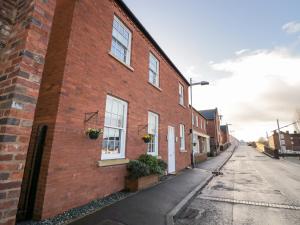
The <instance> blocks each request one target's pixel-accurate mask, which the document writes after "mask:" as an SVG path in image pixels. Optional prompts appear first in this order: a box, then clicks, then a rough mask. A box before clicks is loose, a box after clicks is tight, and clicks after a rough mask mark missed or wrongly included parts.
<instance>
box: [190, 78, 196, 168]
mask: <svg viewBox="0 0 300 225" xmlns="http://www.w3.org/2000/svg"><path fill="white" fill-rule="evenodd" d="M192 88H193V80H192V78H190V98H191V123H192V130H191V135H192V167H193V168H194V167H195V151H194V124H193V120H194V113H193V89H192Z"/></svg>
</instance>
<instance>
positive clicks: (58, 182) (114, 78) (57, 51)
mask: <svg viewBox="0 0 300 225" xmlns="http://www.w3.org/2000/svg"><path fill="white" fill-rule="evenodd" d="M41 2H42V1H41ZM36 4H38V5H37V8H35V9H36V10H37V9H39V13H40V12H44V11H45V12H46V7H49V10H50V9H51V10H53V7H54V1H48V3H47V4H46V3H43V4H42V3H40V1H37V3H36ZM40 5H41V6H40ZM43 9H45V10H44V11H43ZM51 12H53V11H51ZM51 12H50V11H49V13H48V14H46V15H48V16H49V19H48V20H45V21H43V24H44V23H45V24H47V26H46V28H47V29H50V27H51V15H52V14H51ZM114 15H116V16H118V17H119V18H120V20H121V21H122V22H123V23H124V24H125V25H126V26H127V27H128V28H129V29H130V31H131V32H132V42H131V63H130V67H128V66H125V65H124V64H122V63H120V62H119V61H118V60H116V59H115V58H114V57H113V56H112V55H111V54H109V52H110V49H111V42H112V24H113V18H114ZM41 28H44V27H43V26H41ZM37 30H38V29H37ZM48 34H49V30H47V31H45V32H44V33H43V35H44V38H43V39H42V40H40V39H35V38H37V37H36V36H33V37H32V39H30V41H29V42H28V46H30V47H32V46H34V44H37V45H39V47H41V50H40V51H39V52H38V53H39V54H40V55H45V53H46V48H47V45H46V44H47V35H48ZM150 52H151V53H152V54H153V55H155V57H156V58H157V59H158V60H159V74H160V82H159V83H160V86H159V88H157V87H154V86H153V85H152V84H150V83H149V82H148V79H149V78H148V76H149V71H148V70H149V53H150ZM23 57H24V56H23ZM28 57H30V58H31V59H27V58H28ZM33 59H34V60H36V59H40V58H38V57H33V56H32V55H31V54H26V60H27V61H26V62H31V61H30V60H33ZM28 60H29V61H28ZM38 62H39V61H38ZM38 62H35V63H32V64H30V63H29V64H30V66H35V67H34V68H36V69H35V72H36V76H38V78H41V74H42V71H43V67H42V65H40V64H39V63H38ZM30 66H28V65H26V68H27V69H28V68H29V69H31V68H32V67H30ZM8 68H9V67H8ZM5 71H7V69H6V70H5ZM33 72H34V71H31V70H30V74H33ZM22 74H23V73H22ZM19 80H20V82H21V84H22V85H28V86H30V88H31V89H27V90H31V92H28V94H27V95H29V96H30V94H32V95H33V96H34V99H35V100H36V98H37V96H38V101H37V106H36V110H35V116H34V123H33V127H32V132H31V122H32V119H33V113H34V109H35V102H36V101H33V103H34V104H31V105H29V106H32V107H29V106H28V108H29V109H30V110H31V111H30V113H29V114H28V118H27V117H26V120H25V122H23V120H22V121H21V122H22V123H20V124H23V125H24V126H25V125H26V126H29V127H28V128H24V129H26V130H24V132H23V133H24V134H26V135H24V134H23V133H22V136H20V137H19V139H18V140H19V142H22V143H24V144H23V145H22V150H20V149H18V150H15V149H13V146H15V145H11V146H8V145H7V146H6V148H5V149H12V150H11V151H22V152H23V154H22V155H20V157H21V158H22V160H21V161H20V162H19V161H18V162H16V163H14V164H11V167H10V168H15V167H16V168H15V169H14V170H18V172H17V173H16V174H20V172H19V171H20V170H19V165H20V164H21V166H22V167H23V166H24V162H25V157H26V151H27V146H28V142H29V137H30V134H31V141H30V147H29V150H28V156H27V162H26V169H25V174H24V179H23V184H22V193H21V198H20V201H19V208H21V209H22V206H23V205H24V203H25V202H26V199H25V193H26V188H28V179H29V173H28V171H29V168H30V166H31V165H32V161H31V159H32V156H33V155H34V149H35V146H36V139H37V137H36V136H37V129H38V127H39V126H41V125H46V126H47V127H48V130H47V136H46V141H45V145H44V153H43V157H42V160H41V170H40V174H39V178H38V186H37V194H36V200H35V205H34V214H33V218H34V219H43V218H47V217H51V216H54V215H56V214H58V213H61V212H63V211H65V210H68V209H70V208H73V207H77V206H80V205H82V204H85V203H87V202H89V201H91V200H93V199H95V198H100V197H103V196H106V195H109V194H111V193H113V192H116V191H119V190H121V189H123V188H124V177H125V175H126V166H125V165H124V164H122V165H114V166H112V165H111V166H105V167H103V166H102V167H99V166H98V161H100V160H101V147H100V146H101V144H102V137H100V138H99V139H98V140H90V139H88V138H87V136H86V135H85V131H86V128H87V127H88V126H91V125H90V124H87V123H85V114H86V113H89V112H98V114H97V117H98V123H96V124H95V125H96V126H98V127H101V128H103V124H104V117H105V105H106V97H107V96H108V95H110V96H114V97H116V98H118V99H121V100H123V101H125V102H127V103H128V112H127V127H126V128H127V133H126V147H125V157H126V158H128V159H135V158H137V157H138V156H139V155H140V154H143V153H145V152H146V147H147V146H146V144H145V143H143V141H142V139H141V137H142V135H143V134H145V133H147V131H146V130H145V127H146V126H147V123H148V112H155V113H157V114H158V115H159V129H158V130H159V132H158V133H159V136H158V140H159V143H158V146H159V147H158V155H159V156H160V157H161V158H162V159H163V160H165V161H168V142H167V134H168V126H173V127H174V128H175V136H176V137H179V125H180V124H183V125H185V151H180V150H179V141H177V142H176V143H175V145H176V149H175V151H176V156H175V158H176V170H177V171H178V170H181V169H183V168H185V167H186V166H188V165H190V162H191V158H190V156H191V151H190V149H191V146H190V141H189V140H190V135H189V131H190V128H191V121H190V110H189V107H188V85H189V84H188V82H187V81H186V80H185V79H184V78H183V76H182V75H181V74H180V72H179V71H178V70H177V68H176V67H175V66H174V65H173V64H172V62H170V60H169V59H168V58H167V56H166V55H165V54H164V53H163V52H162V50H161V49H160V48H159V47H157V46H156V44H155V43H153V41H151V40H149V37H147V35H145V32H143V31H142V30H141V29H140V25H139V24H137V22H136V21H135V20H134V19H133V18H132V15H130V13H128V11H126V10H125V11H124V6H122V4H121V5H120V4H119V3H115V2H114V1H111V0H103V1H90V0H81V1H69V0H59V1H57V2H56V9H55V15H54V18H53V25H52V30H51V35H50V41H49V45H48V50H47V55H46V58H45V66H44V71H43V76H42V82H41V88H40V92H38V90H39V82H37V84H36V83H34V82H32V81H31V82H30V83H28V81H26V80H25V81H24V79H23V78H22V79H20V78H16V81H17V82H18V81H19ZM179 84H181V85H182V86H183V89H184V106H182V105H180V104H179V94H178V87H179ZM2 86H4V85H2ZM1 93H3V92H1ZM29 109H28V110H29ZM23 111H24V110H23ZM25 115H27V114H26V113H24V117H25ZM22 116H23V114H18V118H23V117H22ZM2 129H3V128H2ZM2 129H1V132H2V133H7V132H3V130H2ZM22 129H23V128H22ZM11 132H12V133H14V134H16V131H15V130H12V131H11ZM178 139H179V138H176V140H178ZM20 146H21V145H20ZM18 148H20V147H18ZM7 151H8V150H7ZM10 155H11V154H9V155H8V156H5V157H10ZM11 157H14V158H17V157H19V155H17V153H16V154H13V155H12V156H11ZM5 161H8V160H7V159H5ZM5 165H7V164H5ZM9 165H10V164H9ZM5 168H8V167H5ZM11 170H13V169H11ZM1 171H2V170H1ZM11 174H12V175H13V174H15V173H11ZM12 175H11V176H12ZM15 176H16V177H17V178H16V179H15V180H12V181H13V183H12V184H11V185H13V186H12V187H13V188H18V189H16V190H18V191H19V187H20V184H21V179H22V175H21V174H20V175H15ZM14 182H15V183H14ZM3 187H4V188H3ZM1 188H2V189H4V191H5V195H6V194H8V189H9V185H7V186H1ZM18 197H19V196H18V195H17V196H16V197H15V198H14V199H13V200H14V201H13V203H11V204H13V209H14V210H15V211H14V212H11V217H10V219H11V221H13V220H14V215H15V213H16V204H17V203H18ZM7 204H9V203H7ZM3 221H4V220H3ZM11 223H13V222H11ZM7 224H8V223H7Z"/></svg>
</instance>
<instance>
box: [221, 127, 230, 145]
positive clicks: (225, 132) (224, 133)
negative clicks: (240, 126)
mask: <svg viewBox="0 0 300 225" xmlns="http://www.w3.org/2000/svg"><path fill="white" fill-rule="evenodd" d="M220 130H221V144H222V145H224V144H227V143H229V142H230V135H229V129H228V125H227V124H226V125H221V126H220Z"/></svg>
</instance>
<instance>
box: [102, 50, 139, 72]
mask: <svg viewBox="0 0 300 225" xmlns="http://www.w3.org/2000/svg"><path fill="white" fill-rule="evenodd" d="M108 55H110V57H112V58H113V59H115V60H116V61H117V62H119V63H121V64H122V65H123V66H125V67H126V68H127V69H129V70H130V71H132V72H133V71H134V69H133V68H132V67H131V66H130V65H127V64H126V63H124V62H122V61H121V60H120V59H118V58H117V57H116V56H114V55H113V54H112V53H111V51H109V52H108Z"/></svg>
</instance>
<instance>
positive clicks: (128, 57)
mask: <svg viewBox="0 0 300 225" xmlns="http://www.w3.org/2000/svg"><path fill="white" fill-rule="evenodd" d="M115 21H116V22H117V23H118V24H119V25H120V26H121V27H122V28H123V29H124V30H125V31H126V32H128V46H125V45H124V44H123V43H122V42H121V41H120V40H118V38H117V37H116V36H114V24H113V27H112V41H111V54H112V55H113V56H114V57H116V58H117V59H118V60H120V61H122V62H123V63H125V64H126V65H130V58H131V39H132V33H131V31H130V30H129V29H128V28H127V27H126V25H125V24H124V23H123V22H122V21H121V20H120V19H119V18H118V17H117V16H116V15H114V20H113V23H114V22H115ZM114 40H115V41H117V42H118V44H120V45H121V46H123V47H124V48H125V49H126V56H125V61H124V60H122V59H120V58H119V57H118V56H117V55H116V54H115V53H114V51H113V42H114Z"/></svg>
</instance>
